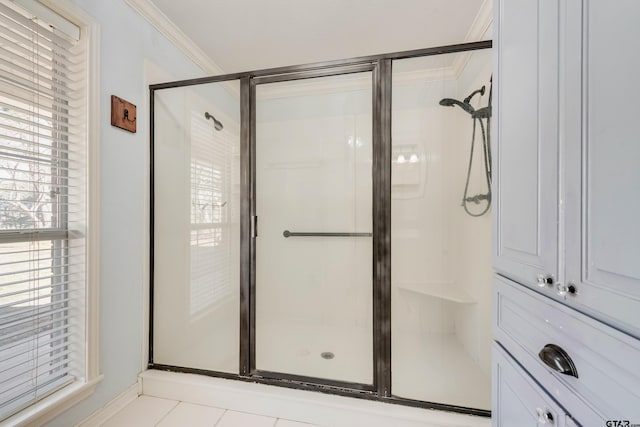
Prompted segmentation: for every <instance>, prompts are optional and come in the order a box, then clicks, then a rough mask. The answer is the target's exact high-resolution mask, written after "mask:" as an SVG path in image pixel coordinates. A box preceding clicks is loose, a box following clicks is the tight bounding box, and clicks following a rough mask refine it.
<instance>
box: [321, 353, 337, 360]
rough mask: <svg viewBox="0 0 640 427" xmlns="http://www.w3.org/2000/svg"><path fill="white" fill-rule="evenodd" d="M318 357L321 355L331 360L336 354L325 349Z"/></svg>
mask: <svg viewBox="0 0 640 427" xmlns="http://www.w3.org/2000/svg"><path fill="white" fill-rule="evenodd" d="M320 357H322V358H323V359H327V360H331V359H333V358H334V357H336V355H335V354H333V353H332V352H330V351H325V352H322V353H320Z"/></svg>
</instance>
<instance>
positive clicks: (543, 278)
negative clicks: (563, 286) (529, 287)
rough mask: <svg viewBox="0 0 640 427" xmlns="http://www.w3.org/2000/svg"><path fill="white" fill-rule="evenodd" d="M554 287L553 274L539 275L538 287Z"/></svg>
mask: <svg viewBox="0 0 640 427" xmlns="http://www.w3.org/2000/svg"><path fill="white" fill-rule="evenodd" d="M551 285H553V275H552V274H538V286H540V287H541V288H544V287H545V286H551Z"/></svg>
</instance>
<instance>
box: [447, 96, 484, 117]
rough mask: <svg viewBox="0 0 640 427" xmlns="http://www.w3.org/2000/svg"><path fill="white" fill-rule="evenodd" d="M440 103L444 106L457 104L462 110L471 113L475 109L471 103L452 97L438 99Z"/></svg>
mask: <svg viewBox="0 0 640 427" xmlns="http://www.w3.org/2000/svg"><path fill="white" fill-rule="evenodd" d="M440 105H442V106H444V107H453V106H455V105H457V106H459V107H460V108H462V109H463V110H464V111H466V112H467V113H469V114H473V113H474V112H475V110H474V109H473V107H472V106H471V105H469V104H468V103H466V102H460V101H458V100H457V99H452V98H443V99H441V100H440Z"/></svg>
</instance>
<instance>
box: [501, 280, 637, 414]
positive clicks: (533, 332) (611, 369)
mask: <svg viewBox="0 0 640 427" xmlns="http://www.w3.org/2000/svg"><path fill="white" fill-rule="evenodd" d="M494 304H495V310H494V316H495V318H494V335H495V338H496V340H497V341H498V342H500V343H501V344H502V345H503V346H504V347H505V348H506V349H507V350H508V351H509V353H511V354H512V355H513V356H514V357H515V358H516V359H517V360H518V362H520V363H521V364H522V366H523V367H524V368H525V369H526V370H527V371H528V372H529V373H530V374H531V375H532V376H533V377H534V378H535V379H536V381H538V382H539V383H540V384H542V386H543V387H544V388H545V389H547V390H548V391H549V392H550V394H551V395H552V396H553V397H554V398H555V399H556V400H558V401H559V402H561V404H562V405H563V407H564V408H565V409H566V410H567V411H568V412H569V413H571V414H574V415H579V414H580V413H581V411H584V410H585V407H586V408H589V407H590V408H593V410H594V411H595V412H596V413H597V415H598V417H599V420H598V422H601V421H604V420H610V419H615V420H621V419H622V420H630V421H631V423H640V405H639V404H638V403H639V402H640V341H639V340H636V339H635V338H633V337H631V336H629V335H626V334H624V333H622V332H620V331H617V330H615V329H613V328H611V327H609V326H606V325H604V324H603V323H600V322H598V321H596V320H594V319H592V318H590V317H587V316H585V315H584V314H581V313H579V312H577V311H575V310H573V309H571V308H569V307H566V306H564V305H562V304H559V303H558V302H556V301H553V300H551V299H549V298H547V297H545V296H543V295H540V294H538V293H536V292H533V291H531V290H529V289H527V288H525V287H524V286H522V285H519V284H517V283H515V282H513V281H510V280H508V279H506V278H504V277H502V276H495V281H494ZM548 344H552V345H555V346H558V347H560V348H561V349H562V350H564V352H566V354H567V355H568V356H569V358H570V359H571V361H572V362H573V365H574V367H575V371H576V372H577V378H575V377H573V376H569V375H565V374H561V373H559V372H557V371H555V370H553V369H551V368H550V367H549V366H547V365H546V364H545V363H544V362H543V361H542V360H541V358H540V356H539V353H540V351H541V350H542V349H543V348H545V346H547V345H548ZM579 421H580V423H581V424H585V425H591V424H592V423H591V422H586V423H583V422H582V421H581V420H579ZM594 425H598V424H594ZM599 425H604V424H599Z"/></svg>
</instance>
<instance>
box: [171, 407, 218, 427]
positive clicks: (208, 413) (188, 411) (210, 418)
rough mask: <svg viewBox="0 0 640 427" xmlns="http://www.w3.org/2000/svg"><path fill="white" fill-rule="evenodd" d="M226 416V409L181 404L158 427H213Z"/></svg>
mask: <svg viewBox="0 0 640 427" xmlns="http://www.w3.org/2000/svg"><path fill="white" fill-rule="evenodd" d="M222 414H224V409H220V408H213V407H211V406H203V405H194V404H192V403H185V402H180V403H179V404H178V406H176V407H175V408H173V410H172V411H171V412H169V414H168V415H167V416H166V417H164V418H163V419H162V421H160V424H158V427H183V426H189V427H213V426H214V425H216V422H217V421H218V420H219V419H220V417H222Z"/></svg>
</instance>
